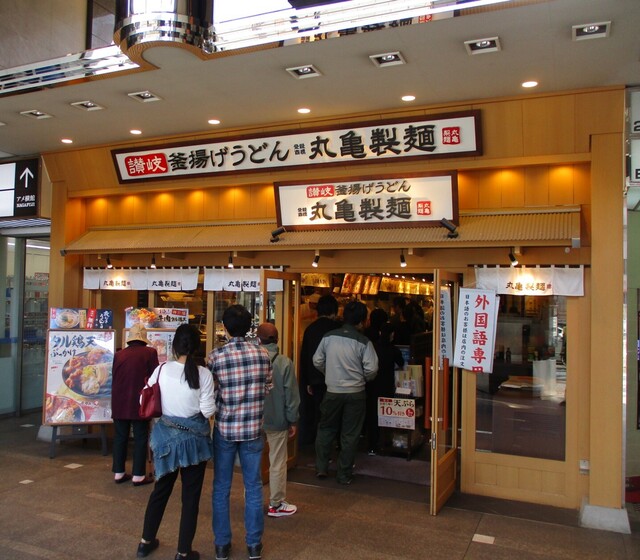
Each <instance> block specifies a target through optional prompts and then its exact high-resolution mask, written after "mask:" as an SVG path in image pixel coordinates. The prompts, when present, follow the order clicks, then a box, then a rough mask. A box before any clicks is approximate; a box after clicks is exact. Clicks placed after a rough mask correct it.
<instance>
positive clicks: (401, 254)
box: [400, 249, 407, 268]
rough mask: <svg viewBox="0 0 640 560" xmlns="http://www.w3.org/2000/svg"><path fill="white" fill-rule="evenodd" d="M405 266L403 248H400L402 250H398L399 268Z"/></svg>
mask: <svg viewBox="0 0 640 560" xmlns="http://www.w3.org/2000/svg"><path fill="white" fill-rule="evenodd" d="M406 266H407V261H406V260H405V258H404V249H402V251H400V268H406Z"/></svg>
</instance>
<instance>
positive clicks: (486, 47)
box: [464, 37, 502, 54]
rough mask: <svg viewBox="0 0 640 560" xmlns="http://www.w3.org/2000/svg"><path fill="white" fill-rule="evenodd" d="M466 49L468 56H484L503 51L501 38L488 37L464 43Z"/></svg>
mask: <svg viewBox="0 0 640 560" xmlns="http://www.w3.org/2000/svg"><path fill="white" fill-rule="evenodd" d="M464 48H465V49H467V53H468V54H482V53H490V52H496V51H501V50H502V47H501V46H500V38H499V37H488V38H486V39H472V40H471V41H465V42H464Z"/></svg>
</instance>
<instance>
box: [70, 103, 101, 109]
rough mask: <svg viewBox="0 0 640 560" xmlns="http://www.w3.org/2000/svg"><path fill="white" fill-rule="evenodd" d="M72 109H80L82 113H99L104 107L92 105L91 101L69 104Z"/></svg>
mask: <svg viewBox="0 0 640 560" xmlns="http://www.w3.org/2000/svg"><path fill="white" fill-rule="evenodd" d="M71 106H72V107H76V108H77V109H82V110H83V111H100V110H101V109H104V107H102V106H100V105H98V104H97V103H94V102H93V101H76V102H74V103H71Z"/></svg>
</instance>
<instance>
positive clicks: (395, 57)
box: [369, 51, 407, 68]
mask: <svg viewBox="0 0 640 560" xmlns="http://www.w3.org/2000/svg"><path fill="white" fill-rule="evenodd" d="M369 60H371V62H373V64H375V65H376V66H377V67H378V68H385V67H387V66H398V65H399V64H406V63H407V61H406V60H405V59H404V57H403V56H402V53H401V52H399V51H396V52H389V53H382V54H370V55H369Z"/></svg>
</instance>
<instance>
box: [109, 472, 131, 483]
mask: <svg viewBox="0 0 640 560" xmlns="http://www.w3.org/2000/svg"><path fill="white" fill-rule="evenodd" d="M128 480H131V475H130V474H127V473H124V476H123V477H122V478H114V479H113V482H115V483H116V484H122V483H123V482H127V481H128Z"/></svg>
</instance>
